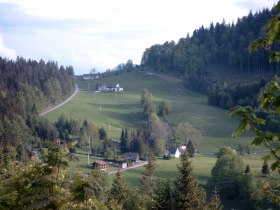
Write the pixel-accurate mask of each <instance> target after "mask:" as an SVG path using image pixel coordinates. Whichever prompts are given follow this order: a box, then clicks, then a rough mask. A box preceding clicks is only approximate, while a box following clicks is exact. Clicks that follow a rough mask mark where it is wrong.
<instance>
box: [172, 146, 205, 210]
mask: <svg viewBox="0 0 280 210" xmlns="http://www.w3.org/2000/svg"><path fill="white" fill-rule="evenodd" d="M177 167H178V171H179V173H178V176H177V178H176V180H175V190H174V200H175V202H174V206H175V209H178V210H183V209H184V210H185V209H199V210H202V209H206V204H205V192H204V190H203V189H201V188H199V186H198V180H197V178H196V177H195V176H194V175H193V166H192V163H191V160H190V158H189V153H188V151H187V150H185V152H184V154H183V155H182V156H181V158H180V164H179V165H178V166H177Z"/></svg>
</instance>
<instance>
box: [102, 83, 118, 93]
mask: <svg viewBox="0 0 280 210" xmlns="http://www.w3.org/2000/svg"><path fill="white" fill-rule="evenodd" d="M98 90H99V91H105V92H123V88H122V87H121V86H120V84H119V83H116V84H101V85H98Z"/></svg>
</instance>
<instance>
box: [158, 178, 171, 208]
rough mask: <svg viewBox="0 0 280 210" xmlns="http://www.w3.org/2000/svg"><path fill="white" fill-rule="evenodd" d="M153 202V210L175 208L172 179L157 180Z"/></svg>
mask: <svg viewBox="0 0 280 210" xmlns="http://www.w3.org/2000/svg"><path fill="white" fill-rule="evenodd" d="M153 201H154V206H153V209H157V210H171V209H172V208H173V189H172V186H171V181H170V178H167V179H164V180H160V179H157V180H156V182H155V185H154V194H153Z"/></svg>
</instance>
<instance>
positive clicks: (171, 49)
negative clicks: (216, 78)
mask: <svg viewBox="0 0 280 210" xmlns="http://www.w3.org/2000/svg"><path fill="white" fill-rule="evenodd" d="M275 13H276V11H275V10H271V11H269V10H268V9H263V10H262V11H258V12H256V13H255V14H253V13H252V12H250V13H249V14H248V15H247V16H244V17H242V18H238V19H237V22H236V23H231V24H227V23H226V22H225V21H223V22H222V23H218V22H217V23H216V24H213V23H211V24H210V26H209V27H208V28H205V27H204V26H201V27H200V28H199V29H196V30H194V31H193V34H192V36H190V35H189V34H188V35H187V36H186V37H185V38H181V39H180V40H179V41H178V43H175V42H174V41H170V42H165V43H164V44H155V45H153V46H151V47H150V48H147V49H146V50H145V51H144V53H143V56H142V60H141V66H142V67H143V68H144V69H147V70H149V69H150V70H152V71H155V72H161V73H169V74H173V75H178V76H181V77H184V78H188V77H190V76H192V75H195V76H197V77H207V75H208V73H209V70H210V69H211V68H214V69H215V67H217V66H220V67H224V68H223V69H224V71H225V72H226V73H230V72H239V73H249V72H267V71H276V70H277V69H278V67H277V65H276V64H273V63H270V62H269V61H268V52H267V51H265V50H260V51H257V52H254V53H250V52H249V51H248V46H249V44H250V42H251V41H252V40H254V39H257V38H260V36H262V35H263V34H264V31H263V26H264V25H265V24H266V23H267V21H268V20H269V18H270V17H271V16H272V15H274V14H275ZM214 71H215V70H214Z"/></svg>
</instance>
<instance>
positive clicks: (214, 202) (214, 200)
mask: <svg viewBox="0 0 280 210" xmlns="http://www.w3.org/2000/svg"><path fill="white" fill-rule="evenodd" d="M207 209H208V210H222V209H223V205H222V203H221V199H220V196H219V193H218V190H217V189H216V188H215V190H214V191H213V194H212V196H211V200H210V203H209V204H208V208H207Z"/></svg>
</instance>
